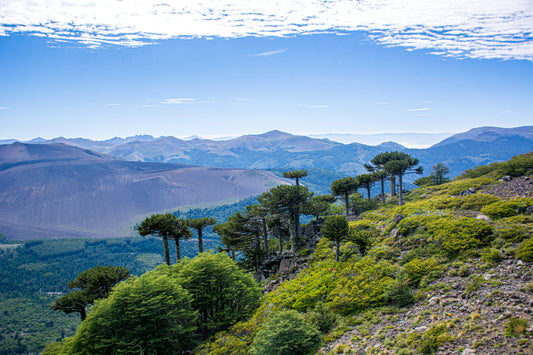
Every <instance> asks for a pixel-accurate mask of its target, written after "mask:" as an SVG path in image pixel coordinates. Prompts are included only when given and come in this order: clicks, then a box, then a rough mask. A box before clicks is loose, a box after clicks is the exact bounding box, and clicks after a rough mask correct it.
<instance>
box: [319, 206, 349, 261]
mask: <svg viewBox="0 0 533 355" xmlns="http://www.w3.org/2000/svg"><path fill="white" fill-rule="evenodd" d="M321 232H322V236H323V237H324V238H326V239H329V240H331V241H334V242H335V261H336V262H338V261H339V256H340V248H341V242H342V241H344V240H346V238H347V237H348V232H349V229H348V221H347V220H346V217H344V216H328V217H327V218H326V221H325V222H324V225H323V226H322V229H321Z"/></svg>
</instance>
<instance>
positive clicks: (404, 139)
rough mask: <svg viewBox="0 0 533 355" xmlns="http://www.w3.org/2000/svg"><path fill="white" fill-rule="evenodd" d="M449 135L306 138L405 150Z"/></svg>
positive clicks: (370, 135) (368, 135)
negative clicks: (392, 144) (388, 145)
mask: <svg viewBox="0 0 533 355" xmlns="http://www.w3.org/2000/svg"><path fill="white" fill-rule="evenodd" d="M451 135H453V133H376V134H353V133H323V134H308V135H307V136H308V137H311V138H317V139H329V140H332V141H334V142H339V143H344V144H350V143H355V142H357V143H361V144H366V145H379V144H381V143H385V142H395V143H398V144H400V145H403V146H404V147H407V148H428V147H431V146H432V145H433V144H436V143H438V142H440V141H442V140H443V139H446V138H448V137H450V136H451Z"/></svg>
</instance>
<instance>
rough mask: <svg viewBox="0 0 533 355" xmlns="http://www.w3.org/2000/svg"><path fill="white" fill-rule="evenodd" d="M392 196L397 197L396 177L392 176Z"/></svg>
mask: <svg viewBox="0 0 533 355" xmlns="http://www.w3.org/2000/svg"><path fill="white" fill-rule="evenodd" d="M390 195H391V196H396V176H394V175H391V176H390Z"/></svg>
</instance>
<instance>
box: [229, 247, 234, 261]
mask: <svg viewBox="0 0 533 355" xmlns="http://www.w3.org/2000/svg"><path fill="white" fill-rule="evenodd" d="M230 255H231V260H233V261H235V250H233V249H231V250H230Z"/></svg>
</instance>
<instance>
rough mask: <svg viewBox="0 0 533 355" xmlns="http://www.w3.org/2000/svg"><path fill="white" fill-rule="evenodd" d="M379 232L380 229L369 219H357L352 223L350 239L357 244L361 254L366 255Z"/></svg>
mask: <svg viewBox="0 0 533 355" xmlns="http://www.w3.org/2000/svg"><path fill="white" fill-rule="evenodd" d="M379 234H380V232H379V230H378V229H377V228H375V227H374V226H373V225H372V224H370V223H368V222H367V221H357V222H352V223H350V231H349V235H348V240H350V241H351V242H353V243H355V244H357V246H358V247H359V252H360V253H361V256H364V255H365V254H366V252H367V251H368V249H370V247H371V246H372V242H373V240H375V239H376V238H377V237H378V236H379Z"/></svg>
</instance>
